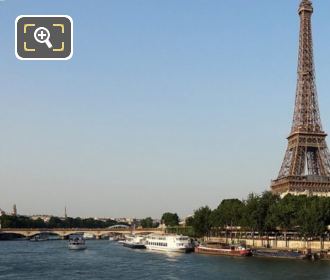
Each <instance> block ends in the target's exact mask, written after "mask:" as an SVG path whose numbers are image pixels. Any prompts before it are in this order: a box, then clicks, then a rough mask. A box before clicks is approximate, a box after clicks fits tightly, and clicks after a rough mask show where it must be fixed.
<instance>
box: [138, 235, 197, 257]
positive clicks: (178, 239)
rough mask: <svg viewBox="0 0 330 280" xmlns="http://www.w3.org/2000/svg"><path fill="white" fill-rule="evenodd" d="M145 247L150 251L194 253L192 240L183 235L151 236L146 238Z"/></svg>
mask: <svg viewBox="0 0 330 280" xmlns="http://www.w3.org/2000/svg"><path fill="white" fill-rule="evenodd" d="M145 246H146V248H147V249H149V250H157V251H167V252H182V253H188V252H191V251H193V246H192V243H191V240H190V238H189V237H188V236H183V235H167V234H165V235H157V234H151V235H148V236H147V238H146V242H145Z"/></svg>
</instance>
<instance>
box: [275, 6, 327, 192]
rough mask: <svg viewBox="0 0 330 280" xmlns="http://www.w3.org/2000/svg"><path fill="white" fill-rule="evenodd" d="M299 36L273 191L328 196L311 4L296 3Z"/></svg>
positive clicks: (325, 144) (325, 148) (324, 142)
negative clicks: (289, 114) (288, 122)
mask: <svg viewBox="0 0 330 280" xmlns="http://www.w3.org/2000/svg"><path fill="white" fill-rule="evenodd" d="M298 12H299V16H300V39H299V59H298V81H297V91H296V101H295V108H294V115H293V123H292V128H291V133H290V135H289V137H288V138H287V139H288V147H287V150H286V153H285V156H284V160H283V163H282V167H281V170H280V172H279V175H278V178H277V179H276V180H273V181H272V183H271V189H272V192H273V193H277V194H279V195H281V197H284V196H285V195H287V194H289V193H290V194H294V195H318V196H330V155H329V151H328V147H327V143H326V141H325V138H326V136H327V134H326V133H325V132H324V131H323V129H322V124H321V119H320V112H319V106H318V100H317V91H316V84H315V70H314V59H313V41H312V21H311V18H312V14H313V6H312V3H311V1H310V0H302V1H301V3H300V6H299V11H298Z"/></svg>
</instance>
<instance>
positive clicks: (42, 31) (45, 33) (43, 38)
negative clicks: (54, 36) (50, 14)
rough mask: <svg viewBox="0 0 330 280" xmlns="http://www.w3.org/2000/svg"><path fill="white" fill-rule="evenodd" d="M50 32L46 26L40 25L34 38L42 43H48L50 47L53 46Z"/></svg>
mask: <svg viewBox="0 0 330 280" xmlns="http://www.w3.org/2000/svg"><path fill="white" fill-rule="evenodd" d="M49 38H50V32H49V30H48V29H47V28H46V27H39V28H37V29H36V30H35V31H34V39H35V40H36V41H37V42H38V43H41V44H46V45H47V47H48V48H49V49H51V48H52V47H53V45H52V43H51V42H50V41H49Z"/></svg>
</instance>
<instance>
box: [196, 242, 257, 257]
mask: <svg viewBox="0 0 330 280" xmlns="http://www.w3.org/2000/svg"><path fill="white" fill-rule="evenodd" d="M195 253H198V254H209V255H221V256H231V257H249V256H252V252H251V249H249V248H246V247H245V246H242V245H222V244H216V243H215V244H212V243H210V244H205V245H204V244H201V245H198V246H196V247H195Z"/></svg>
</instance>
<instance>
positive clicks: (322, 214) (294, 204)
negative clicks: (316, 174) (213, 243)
mask: <svg viewBox="0 0 330 280" xmlns="http://www.w3.org/2000/svg"><path fill="white" fill-rule="evenodd" d="M186 225H187V226H191V227H192V228H193V230H194V233H195V235H196V236H205V235H209V234H210V231H211V230H212V229H222V230H228V229H233V228H235V229H240V230H245V231H251V232H259V233H269V232H278V231H281V232H285V231H294V232H297V233H298V234H300V235H301V236H304V237H316V236H322V235H323V234H326V233H329V225H330V197H316V196H313V197H309V196H293V195H287V196H285V197H284V198H283V199H281V198H280V197H279V196H277V195H274V194H272V193H271V192H264V193H263V194H262V195H256V194H250V195H249V196H248V197H247V199H245V200H239V199H225V200H223V201H222V202H221V203H220V204H219V206H218V207H217V208H215V209H213V210H212V209H210V208H209V207H208V206H205V207H201V208H199V209H197V210H195V211H194V215H193V216H192V217H190V218H188V219H187V220H186Z"/></svg>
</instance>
